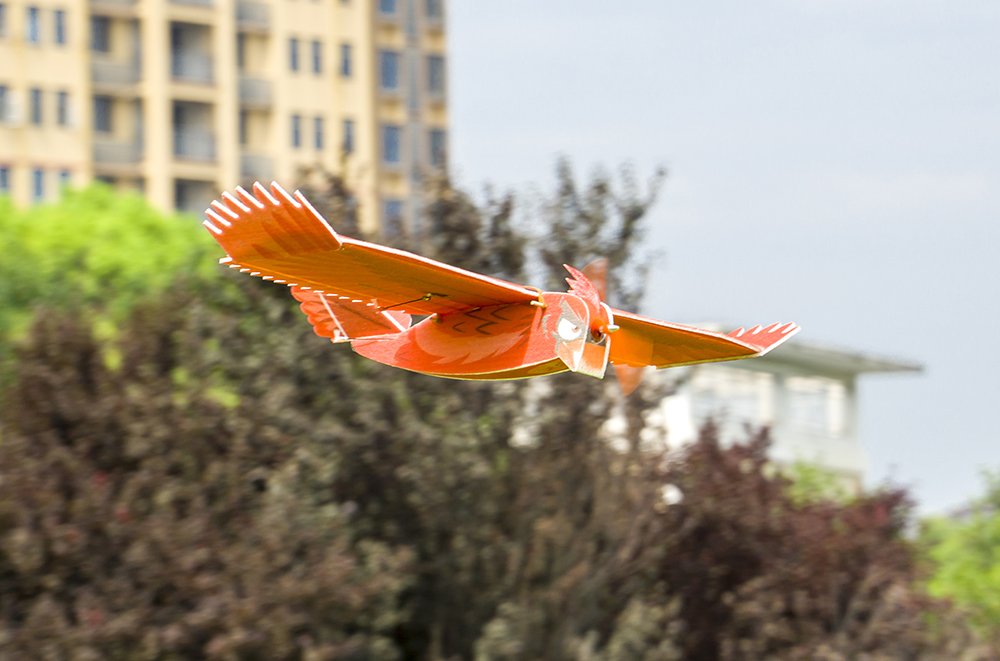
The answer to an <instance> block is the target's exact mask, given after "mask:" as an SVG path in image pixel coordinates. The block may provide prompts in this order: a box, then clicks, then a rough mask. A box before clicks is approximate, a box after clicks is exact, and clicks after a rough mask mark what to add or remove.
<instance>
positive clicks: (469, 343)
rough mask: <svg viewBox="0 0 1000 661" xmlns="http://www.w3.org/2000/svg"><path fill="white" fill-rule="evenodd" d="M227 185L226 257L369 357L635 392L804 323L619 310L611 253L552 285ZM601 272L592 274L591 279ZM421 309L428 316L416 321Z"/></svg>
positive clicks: (287, 198)
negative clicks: (745, 322)
mask: <svg viewBox="0 0 1000 661" xmlns="http://www.w3.org/2000/svg"><path fill="white" fill-rule="evenodd" d="M253 189H254V193H255V194H251V193H249V192H247V191H246V190H244V189H243V188H237V189H236V195H232V194H230V193H228V192H227V193H223V194H222V201H221V202H220V201H214V202H212V206H211V207H210V208H209V209H208V210H207V211H206V212H205V213H206V214H207V216H208V218H207V220H205V222H204V224H205V227H207V228H208V229H209V230H210V231H211V232H212V235H213V236H214V237H215V240H216V241H218V242H219V245H221V246H222V247H223V249H224V250H225V251H226V253H227V254H228V257H224V258H223V259H221V260H220V261H221V263H223V264H228V265H229V267H230V268H234V269H239V270H240V271H242V272H244V273H249V274H250V275H254V276H259V277H261V278H263V279H264V280H273V281H274V282H276V283H279V284H285V285H288V287H290V288H291V290H292V296H294V297H295V298H296V299H298V300H299V301H300V302H301V304H302V311H303V312H305V314H306V316H307V317H308V318H309V322H310V323H311V324H312V325H313V327H314V329H315V331H316V333H317V334H318V335H320V336H322V337H328V338H330V339H331V340H333V341H334V342H350V343H351V346H352V347H353V348H354V350H355V351H357V352H358V353H359V354H361V355H362V356H366V357H367V358H371V359H372V360H375V361H378V362H380V363H385V364H386V365H392V366H395V367H401V368H403V369H407V370H412V371H414V372H422V373H424V374H431V375H434V376H442V377H448V378H454V379H487V380H499V379H520V378H526V377H531V376H542V375H545V374H555V373H557V372H565V371H567V370H569V371H572V372H579V373H582V374H588V375H590V376H595V377H598V378H603V376H604V373H605V370H606V369H607V366H608V363H611V365H612V366H613V367H614V369H615V370H616V372H617V375H618V378H619V381H620V382H621V385H622V389H623V391H624V392H625V394H628V393H629V392H631V391H632V390H634V389H635V387H636V386H638V385H639V381H640V380H641V374H642V368H645V367H647V366H650V365H652V366H654V367H657V368H663V367H674V366H678V365H693V364H696V363H710V362H717V361H724V360H738V359H741V358H753V357H755V356H762V355H764V354H765V353H767V352H768V351H770V350H771V349H773V348H774V347H776V346H778V345H779V344H781V343H782V342H784V341H785V340H787V339H788V338H789V337H791V336H792V335H794V334H795V333H796V332H797V331H798V330H799V328H798V326H796V325H795V324H791V323H790V324H774V325H772V326H768V327H767V328H762V327H760V326H756V327H754V328H752V329H750V330H744V329H742V328H741V329H739V330H736V331H733V332H732V333H729V334H728V335H725V334H722V333H716V332H713V331H709V330H703V329H701V328H693V327H690V326H682V325H680V324H672V323H668V322H666V321H659V320H656V319H650V318H648V317H642V316H639V315H637V314H632V313H631V312H625V311H623V310H616V309H614V308H612V307H610V306H608V304H607V303H605V302H604V300H603V299H604V289H605V277H604V276H605V272H606V266H607V262H606V261H605V260H599V261H597V262H594V263H593V264H591V265H589V266H588V267H586V268H585V269H584V272H581V271H578V270H576V269H575V268H573V267H571V266H567V267H566V269H567V271H569V273H570V276H572V277H571V278H568V279H567V282H568V283H569V287H570V289H569V291H568V292H545V291H541V290H539V289H535V288H534V287H528V286H525V285H518V284H514V283H511V282H505V281H503V280H499V279H497V278H491V277H489V276H486V275H480V274H478V273H472V272H470V271H466V270H464V269H460V268H456V267H454V266H449V265H448V264H443V263H441V262H437V261H434V260H432V259H427V258H425V257H421V256H419V255H414V254H412V253H408V252H405V251H402V250H395V249H393V248H388V247H385V246H380V245H377V244H374V243H368V242H365V241H358V240H356V239H351V238H348V237H345V236H340V235H339V234H337V233H336V232H335V231H334V230H333V228H331V227H330V225H329V224H328V223H327V222H326V220H324V219H323V217H322V216H321V215H320V214H319V213H318V212H317V211H316V210H315V209H314V208H313V207H312V205H310V204H309V202H308V200H306V198H305V197H304V196H303V195H302V193H300V192H298V191H296V192H295V195H294V196H292V195H289V194H288V193H286V192H285V191H284V189H282V188H281V187H280V186H279V185H278V184H276V183H272V184H271V190H270V191H268V190H267V189H265V188H264V187H263V186H261V185H260V183H256V184H254V186H253ZM588 276H589V277H588ZM413 315H429V316H427V318H425V319H423V320H422V321H420V322H419V323H416V324H414V323H413Z"/></svg>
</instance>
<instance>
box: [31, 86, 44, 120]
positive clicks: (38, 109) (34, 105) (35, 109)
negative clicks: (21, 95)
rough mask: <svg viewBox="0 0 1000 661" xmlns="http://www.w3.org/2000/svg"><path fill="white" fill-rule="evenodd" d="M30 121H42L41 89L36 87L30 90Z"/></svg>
mask: <svg viewBox="0 0 1000 661" xmlns="http://www.w3.org/2000/svg"><path fill="white" fill-rule="evenodd" d="M31 123H32V124H34V125H36V126H37V125H39V124H41V123H42V90H40V89H37V88H36V89H33V90H31Z"/></svg>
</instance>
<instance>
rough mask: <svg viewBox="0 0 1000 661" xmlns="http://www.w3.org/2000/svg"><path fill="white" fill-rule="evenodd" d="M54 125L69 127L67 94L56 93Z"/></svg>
mask: <svg viewBox="0 0 1000 661" xmlns="http://www.w3.org/2000/svg"><path fill="white" fill-rule="evenodd" d="M56 123H57V124H58V125H59V126H69V94H68V93H66V92H58V93H56Z"/></svg>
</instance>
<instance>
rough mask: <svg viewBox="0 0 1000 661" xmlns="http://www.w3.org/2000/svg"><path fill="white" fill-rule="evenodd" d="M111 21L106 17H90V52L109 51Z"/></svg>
mask: <svg viewBox="0 0 1000 661" xmlns="http://www.w3.org/2000/svg"><path fill="white" fill-rule="evenodd" d="M110 34H111V19H110V18H108V17H107V16H91V17H90V50H92V51H96V52H98V53H107V52H108V51H110V50H111V39H110Z"/></svg>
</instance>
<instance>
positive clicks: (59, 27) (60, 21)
mask: <svg viewBox="0 0 1000 661" xmlns="http://www.w3.org/2000/svg"><path fill="white" fill-rule="evenodd" d="M52 21H53V25H52V27H53V29H54V30H55V35H54V37H55V42H56V43H57V44H65V43H66V12H64V11H63V10H62V9H57V10H55V11H54V12H52Z"/></svg>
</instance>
